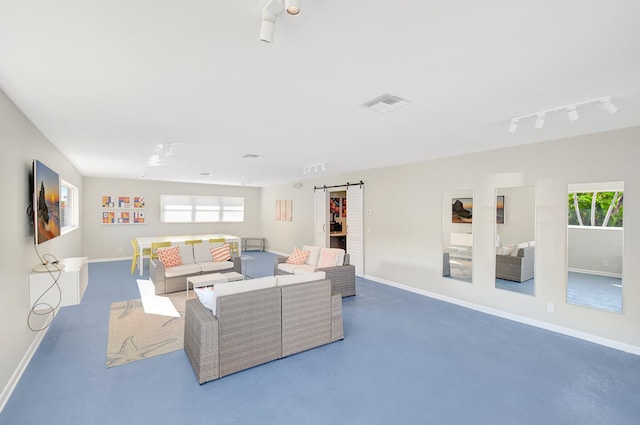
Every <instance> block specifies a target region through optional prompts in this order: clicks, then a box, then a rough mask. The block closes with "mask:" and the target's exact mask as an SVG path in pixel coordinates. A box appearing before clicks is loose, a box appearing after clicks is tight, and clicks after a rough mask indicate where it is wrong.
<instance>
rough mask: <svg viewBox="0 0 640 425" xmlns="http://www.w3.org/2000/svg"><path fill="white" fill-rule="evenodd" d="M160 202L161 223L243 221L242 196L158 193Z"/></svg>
mask: <svg viewBox="0 0 640 425" xmlns="http://www.w3.org/2000/svg"><path fill="white" fill-rule="evenodd" d="M160 204H161V217H160V219H161V220H162V222H163V223H216V222H241V221H244V198H231V197H226V196H192V195H160Z"/></svg>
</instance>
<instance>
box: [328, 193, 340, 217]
mask: <svg viewBox="0 0 640 425" xmlns="http://www.w3.org/2000/svg"><path fill="white" fill-rule="evenodd" d="M329 213H330V214H332V215H333V216H334V217H340V198H329Z"/></svg>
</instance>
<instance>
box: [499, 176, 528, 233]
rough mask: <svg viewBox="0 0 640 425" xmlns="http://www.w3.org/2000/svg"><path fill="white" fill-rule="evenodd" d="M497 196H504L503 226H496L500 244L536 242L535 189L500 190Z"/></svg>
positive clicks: (511, 188) (515, 188)
mask: <svg viewBox="0 0 640 425" xmlns="http://www.w3.org/2000/svg"><path fill="white" fill-rule="evenodd" d="M497 194H498V195H504V197H505V208H504V215H505V219H504V224H496V229H497V231H498V233H499V234H500V243H501V244H502V245H503V246H505V245H517V244H519V243H521V242H530V241H535V240H536V195H535V187H533V186H526V187H510V188H500V189H498V191H497Z"/></svg>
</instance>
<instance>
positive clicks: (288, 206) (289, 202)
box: [284, 199, 293, 221]
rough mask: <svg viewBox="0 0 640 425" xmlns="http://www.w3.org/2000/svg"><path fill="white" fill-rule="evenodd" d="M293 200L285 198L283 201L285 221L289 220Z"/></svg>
mask: <svg viewBox="0 0 640 425" xmlns="http://www.w3.org/2000/svg"><path fill="white" fill-rule="evenodd" d="M292 204H293V201H292V200H291V199H287V200H286V201H284V219H285V221H291V218H292V217H291V215H292V209H293V205H292Z"/></svg>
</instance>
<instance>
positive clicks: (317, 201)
mask: <svg viewBox="0 0 640 425" xmlns="http://www.w3.org/2000/svg"><path fill="white" fill-rule="evenodd" d="M313 201H314V204H313V244H314V245H317V246H321V247H327V246H329V245H328V243H327V242H328V241H327V239H328V235H329V232H328V230H327V222H328V221H329V206H328V204H327V191H326V190H324V189H317V190H316V191H315V192H313Z"/></svg>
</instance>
